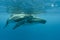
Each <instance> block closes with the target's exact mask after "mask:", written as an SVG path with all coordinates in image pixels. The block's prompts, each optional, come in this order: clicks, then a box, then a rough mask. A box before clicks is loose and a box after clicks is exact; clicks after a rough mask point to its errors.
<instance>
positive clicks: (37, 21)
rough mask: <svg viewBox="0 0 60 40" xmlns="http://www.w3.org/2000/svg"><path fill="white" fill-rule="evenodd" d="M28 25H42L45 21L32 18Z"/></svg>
mask: <svg viewBox="0 0 60 40" xmlns="http://www.w3.org/2000/svg"><path fill="white" fill-rule="evenodd" d="M29 23H42V24H45V23H46V20H44V19H40V18H32V19H31V20H29Z"/></svg>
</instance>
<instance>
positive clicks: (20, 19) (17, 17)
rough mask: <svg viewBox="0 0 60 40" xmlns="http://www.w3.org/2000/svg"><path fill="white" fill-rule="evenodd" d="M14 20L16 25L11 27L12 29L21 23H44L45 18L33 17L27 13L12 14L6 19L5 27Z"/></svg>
mask: <svg viewBox="0 0 60 40" xmlns="http://www.w3.org/2000/svg"><path fill="white" fill-rule="evenodd" d="M12 21H14V22H16V25H15V26H14V27H13V29H16V28H18V27H20V26H21V25H23V24H25V23H30V24H31V23H42V24H45V23H46V20H44V19H40V18H37V17H35V16H34V15H29V14H12V16H11V17H10V18H8V19H7V22H6V25H5V27H7V26H8V24H9V23H10V22H12Z"/></svg>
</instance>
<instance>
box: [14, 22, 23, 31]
mask: <svg viewBox="0 0 60 40" xmlns="http://www.w3.org/2000/svg"><path fill="white" fill-rule="evenodd" d="M23 24H24V21H23V22H21V21H20V22H18V23H16V25H15V26H14V27H13V30H15V29H16V28H18V27H19V26H21V25H23Z"/></svg>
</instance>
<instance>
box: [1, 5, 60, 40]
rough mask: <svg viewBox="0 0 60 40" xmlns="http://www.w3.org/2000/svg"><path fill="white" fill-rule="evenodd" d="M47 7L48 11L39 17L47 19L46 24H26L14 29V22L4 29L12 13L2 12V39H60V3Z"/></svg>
mask: <svg viewBox="0 0 60 40" xmlns="http://www.w3.org/2000/svg"><path fill="white" fill-rule="evenodd" d="M57 5H58V6H57V7H55V6H54V5H53V6H52V8H50V7H49V6H48V7H47V8H46V13H42V14H40V15H39V14H38V15H37V17H40V18H43V19H45V20H46V21H47V22H46V24H41V23H37V24H26V25H22V26H21V27H19V28H17V29H16V30H13V29H12V28H13V26H12V24H11V25H9V26H8V27H7V28H5V29H3V27H4V26H5V24H6V20H7V19H8V18H9V16H10V14H8V13H2V12H1V13H0V40H60V5H59V4H57Z"/></svg>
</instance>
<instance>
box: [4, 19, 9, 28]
mask: <svg viewBox="0 0 60 40" xmlns="http://www.w3.org/2000/svg"><path fill="white" fill-rule="evenodd" d="M8 24H9V20H7V21H6V24H5V26H4V28H6V27H7V25H8Z"/></svg>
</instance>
